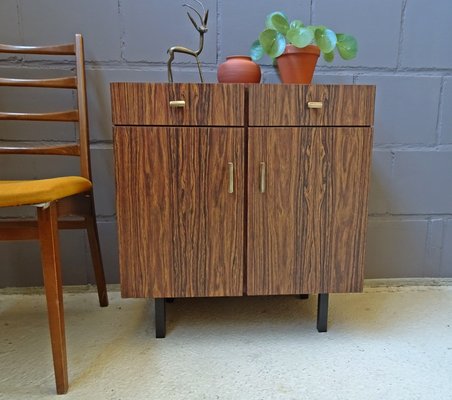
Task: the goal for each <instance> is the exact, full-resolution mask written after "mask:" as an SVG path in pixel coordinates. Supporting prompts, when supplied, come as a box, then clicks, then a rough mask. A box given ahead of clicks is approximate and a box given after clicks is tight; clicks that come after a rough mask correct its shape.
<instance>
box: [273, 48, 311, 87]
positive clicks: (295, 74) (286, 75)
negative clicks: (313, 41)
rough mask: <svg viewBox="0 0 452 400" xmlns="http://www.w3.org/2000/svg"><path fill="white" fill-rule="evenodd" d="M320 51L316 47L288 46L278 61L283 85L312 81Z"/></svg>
mask: <svg viewBox="0 0 452 400" xmlns="http://www.w3.org/2000/svg"><path fill="white" fill-rule="evenodd" d="M319 55H320V49H319V48H318V47H317V46H315V45H309V46H306V47H303V48H301V49H300V48H298V47H295V46H292V45H291V44H288V45H287V46H286V49H285V50H284V53H283V54H281V55H280V56H279V57H278V58H277V59H276V60H277V63H278V70H279V76H280V78H281V81H282V82H283V83H306V84H309V83H311V81H312V76H313V75H314V70H315V66H316V65H317V60H318V58H319Z"/></svg>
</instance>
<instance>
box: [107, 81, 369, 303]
mask: <svg viewBox="0 0 452 400" xmlns="http://www.w3.org/2000/svg"><path fill="white" fill-rule="evenodd" d="M111 89H112V107H113V121H114V124H115V125H116V126H115V128H114V148H115V157H116V160H115V165H116V181H117V210H118V227H119V243H120V265H121V287H122V294H123V296H125V297H155V298H162V297H192V296H233V295H234V296H239V295H242V294H243V293H245V294H249V295H279V294H299V293H331V292H355V291H361V290H362V284H363V266H364V252H365V238H366V225H367V196H368V186H369V170H370V159H371V147H372V128H371V126H372V124H373V108H374V97H375V87H373V86H363V85H359V86H353V85H312V86H309V85H248V86H247V85H238V84H237V85H236V84H233V85H222V84H207V85H199V84H151V83H113V84H112V86H111ZM181 99H182V100H185V101H186V107H185V108H183V109H171V108H170V107H169V106H167V105H168V104H169V101H170V100H181ZM308 101H321V102H322V103H323V107H322V108H321V109H309V108H308V107H307V102H308ZM214 105H215V106H214ZM247 113H248V115H246V114H247ZM121 125H125V126H121ZM136 125H144V126H136ZM192 125H193V126H192ZM245 152H246V154H245ZM229 162H233V163H234V193H233V194H228V184H229V182H228V163H229ZM262 163H265V171H266V174H265V192H264V193H262V192H261V189H262V187H261V185H262V183H261V164H262ZM245 168H246V170H245Z"/></svg>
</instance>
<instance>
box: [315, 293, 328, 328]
mask: <svg viewBox="0 0 452 400" xmlns="http://www.w3.org/2000/svg"><path fill="white" fill-rule="evenodd" d="M327 327H328V293H319V301H318V304H317V330H318V331H319V332H326V331H327Z"/></svg>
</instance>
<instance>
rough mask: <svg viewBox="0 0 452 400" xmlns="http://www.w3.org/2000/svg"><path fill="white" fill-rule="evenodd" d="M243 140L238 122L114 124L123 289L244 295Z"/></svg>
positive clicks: (140, 293) (129, 292)
mask: <svg viewBox="0 0 452 400" xmlns="http://www.w3.org/2000/svg"><path fill="white" fill-rule="evenodd" d="M243 141H244V129H243V128H242V129H239V128H158V127H146V128H141V127H124V128H120V127H118V128H115V130H114V142H115V145H114V147H115V157H116V183H117V196H116V201H117V209H118V229H119V255H120V266H121V289H122V294H123V296H125V297H157V298H159V297H193V296H239V295H241V294H242V292H243V288H242V282H243V251H244V249H243V236H244V232H243V229H244V228H243V219H244V217H243V212H244V208H243V207H244V203H243V197H244V184H243V182H244V171H243V163H244V155H243V146H244V142H243ZM229 162H232V163H233V164H234V192H233V193H228V188H229V169H228V163H229Z"/></svg>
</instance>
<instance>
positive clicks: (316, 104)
mask: <svg viewBox="0 0 452 400" xmlns="http://www.w3.org/2000/svg"><path fill="white" fill-rule="evenodd" d="M322 107H323V103H322V102H321V101H308V108H322Z"/></svg>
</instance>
